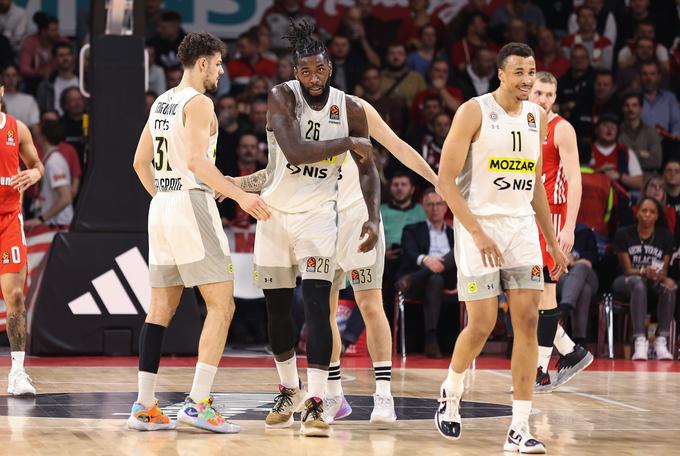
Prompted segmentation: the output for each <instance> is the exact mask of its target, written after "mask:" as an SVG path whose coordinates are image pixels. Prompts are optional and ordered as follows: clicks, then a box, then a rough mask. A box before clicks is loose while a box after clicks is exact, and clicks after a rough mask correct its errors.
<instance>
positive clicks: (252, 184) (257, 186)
mask: <svg viewBox="0 0 680 456" xmlns="http://www.w3.org/2000/svg"><path fill="white" fill-rule="evenodd" d="M265 182H267V170H265V169H261V170H259V171H257V172H256V173H253V174H249V175H247V176H242V177H235V178H234V183H235V184H236V185H238V186H239V187H240V188H241V190H243V191H244V192H249V193H257V192H259V191H261V190H262V187H264V184H265Z"/></svg>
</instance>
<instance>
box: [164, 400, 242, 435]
mask: <svg viewBox="0 0 680 456" xmlns="http://www.w3.org/2000/svg"><path fill="white" fill-rule="evenodd" d="M177 421H179V422H182V423H186V424H188V425H190V426H194V427H197V428H200V429H205V430H206V431H211V432H218V433H221V434H235V433H237V432H240V431H241V427H240V426H239V425H237V424H233V423H230V422H229V421H227V420H225V419H224V418H222V415H220V412H218V411H217V410H215V408H214V407H213V405H212V397H210V396H208V397H206V398H205V399H203V400H202V401H201V402H194V401H193V399H191V398H190V397H189V396H187V398H186V399H185V400H184V405H182V408H181V409H180V411H179V413H178V414H177Z"/></svg>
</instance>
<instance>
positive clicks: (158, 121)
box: [148, 87, 217, 192]
mask: <svg viewBox="0 0 680 456" xmlns="http://www.w3.org/2000/svg"><path fill="white" fill-rule="evenodd" d="M196 95H200V93H199V92H198V91H197V90H195V89H194V88H192V87H185V88H184V89H181V90H179V91H177V92H176V91H175V89H174V88H173V89H170V90H168V91H167V92H165V93H164V94H162V95H161V96H159V97H158V98H157V99H156V101H154V103H153V105H152V106H151V114H150V115H149V121H148V126H149V131H150V132H151V138H152V139H153V149H154V155H153V167H154V180H155V184H156V190H158V191H159V192H169V191H177V190H191V189H195V188H199V189H203V190H206V191H212V189H210V188H209V187H208V186H207V185H206V184H205V183H203V182H201V181H200V179H198V177H196V175H195V174H194V173H192V172H191V171H189V166H188V164H187V153H188V151H189V149H190V148H191V147H193V145H192V144H191V138H189V137H188V136H187V132H186V127H185V125H184V119H183V117H184V115H183V112H184V106H185V105H186V104H187V103H188V102H189V100H191V99H192V98H193V97H195V96H196ZM216 149H217V132H215V134H214V135H211V136H210V140H209V143H208V150H206V151H205V154H206V156H207V157H208V159H209V160H211V161H212V162H213V163H214V162H215V151H216Z"/></svg>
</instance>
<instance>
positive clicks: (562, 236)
mask: <svg viewBox="0 0 680 456" xmlns="http://www.w3.org/2000/svg"><path fill="white" fill-rule="evenodd" d="M557 243H558V244H559V246H560V248H561V249H562V251H563V252H564V253H565V254H567V255H568V254H569V253H571V249H573V248H574V230H565V229H562V230H560V232H559V234H558V235H557Z"/></svg>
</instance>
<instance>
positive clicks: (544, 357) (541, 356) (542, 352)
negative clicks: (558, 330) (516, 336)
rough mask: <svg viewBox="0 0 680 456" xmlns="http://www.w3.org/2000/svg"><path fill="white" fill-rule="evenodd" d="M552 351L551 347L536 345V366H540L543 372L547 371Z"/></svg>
mask: <svg viewBox="0 0 680 456" xmlns="http://www.w3.org/2000/svg"><path fill="white" fill-rule="evenodd" d="M552 351H553V348H552V347H538V367H540V368H542V369H543V372H544V373H545V372H548V364H550V355H552Z"/></svg>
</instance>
